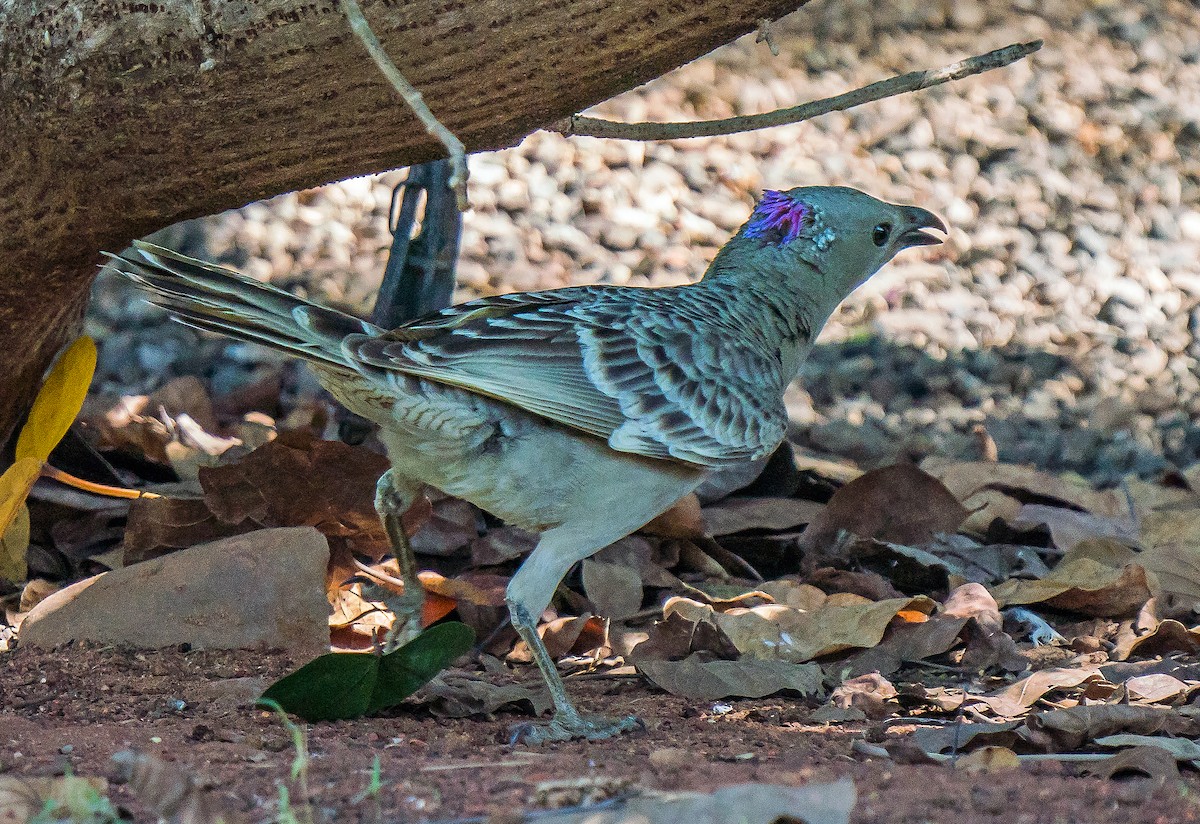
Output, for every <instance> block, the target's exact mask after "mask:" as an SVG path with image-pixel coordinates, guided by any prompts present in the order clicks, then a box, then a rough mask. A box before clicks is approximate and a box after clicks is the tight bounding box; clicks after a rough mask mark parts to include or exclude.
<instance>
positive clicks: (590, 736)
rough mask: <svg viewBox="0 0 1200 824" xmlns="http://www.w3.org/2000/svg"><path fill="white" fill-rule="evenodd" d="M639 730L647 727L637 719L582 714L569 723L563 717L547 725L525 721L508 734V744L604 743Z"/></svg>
mask: <svg viewBox="0 0 1200 824" xmlns="http://www.w3.org/2000/svg"><path fill="white" fill-rule="evenodd" d="M637 729H641V730H644V729H646V725H645V723H644V722H643V721H642V719H640V718H638V717H637V716H636V715H630V716H627V717H625V718H609V717H607V716H604V715H582V714H580V715H576V716H575V717H574V718H573V719H570V720H568V719H564V718H563V717H562V714H561V713H556V714H555V716H554V717H553V718H551V719H550V720H549V721H546V722H537V721H523V722H521V723H520V724H514V725H513V726H512V727H510V728H509V731H508V743H509V744H531V745H534V746H536V745H538V744H549V743H551V742H554V741H572V740H574V739H576V738H585V739H587V740H588V741H601V740H603V739H605V738H612V737H613V736H614V735H622V734H624V733H627V732H633V731H634V730H637Z"/></svg>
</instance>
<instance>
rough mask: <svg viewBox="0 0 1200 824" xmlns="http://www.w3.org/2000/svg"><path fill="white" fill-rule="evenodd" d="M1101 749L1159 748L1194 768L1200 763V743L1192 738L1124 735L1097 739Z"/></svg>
mask: <svg viewBox="0 0 1200 824" xmlns="http://www.w3.org/2000/svg"><path fill="white" fill-rule="evenodd" d="M1095 743H1096V744H1097V745H1098V746H1101V747H1158V748H1159V749H1161V750H1163V751H1165V752H1168V753H1170V754H1171V757H1172V758H1174V759H1175V760H1176V761H1189V762H1191V764H1192V766H1193V767H1195V766H1198V764H1197V762H1200V743H1198V742H1196V741H1193V740H1191V739H1190V738H1168V737H1166V736H1163V735H1133V734H1130V733H1122V734H1119V735H1106V736H1103V737H1101V738H1097V739H1096V741H1095Z"/></svg>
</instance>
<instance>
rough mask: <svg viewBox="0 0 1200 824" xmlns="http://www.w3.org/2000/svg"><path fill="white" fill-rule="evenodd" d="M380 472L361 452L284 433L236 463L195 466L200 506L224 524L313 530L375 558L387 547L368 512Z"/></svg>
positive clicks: (383, 463)
mask: <svg viewBox="0 0 1200 824" xmlns="http://www.w3.org/2000/svg"><path fill="white" fill-rule="evenodd" d="M387 468H388V461H387V458H385V457H384V456H382V455H379V454H377V453H375V452H372V451H371V450H369V449H366V448H365V447H355V446H350V445H349V444H344V443H341V442H340V441H320V440H316V439H315V438H313V437H312V436H311V435H309V434H308V433H305V432H287V433H284V434H282V435H280V436H279V437H278V438H276V439H275V440H274V441H271V442H270V443H268V444H266V445H264V446H261V447H259V448H258V449H256V450H254V451H253V452H251V453H250V454H249V455H247V456H246V457H245V458H244V459H243V460H242V461H241V462H239V463H237V464H233V465H230V466H221V467H211V468H205V469H202V470H201V471H200V483H201V485H202V486H203V487H204V502H205V503H206V504H207V505H208V508H209V509H210V510H211V511H212V512H213V514H215V515H216V516H217V517H219V518H221V519H222V520H223V521H225V522H227V523H235V524H236V523H241V522H243V521H246V520H253V521H255V522H256V523H259V524H262V525H264V526H314V527H316V528H317V529H319V530H320V531H321V532H323V533H324V534H325V535H326V536H327V537H331V538H335V537H337V538H340V537H345V538H351V539H352V540H353V541H354V544H355V548H356V549H357V550H358V551H359V552H360V553H362V554H365V555H370V556H372V557H376V558H378V557H380V556H382V555H383V554H386V553H387V552H388V551H389V550H390V547H389V544H388V541H387V536H386V535H385V534H384V532H383V526H382V525H381V524H380V522H379V516H378V515H377V514H376V512H375V484H376V482H377V481H378V480H379V477H380V475H382V474H383V473H384V472H385V471H386V470H387ZM406 528H408V529H411V527H410V526H409V525H408V524H406Z"/></svg>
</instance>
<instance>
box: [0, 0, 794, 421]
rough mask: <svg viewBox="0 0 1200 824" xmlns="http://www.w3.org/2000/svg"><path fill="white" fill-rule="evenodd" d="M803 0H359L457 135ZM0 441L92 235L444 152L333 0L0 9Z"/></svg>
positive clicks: (587, 88) (624, 79) (605, 93)
mask: <svg viewBox="0 0 1200 824" xmlns="http://www.w3.org/2000/svg"><path fill="white" fill-rule="evenodd" d="M804 2H806V0H757V2H744V0H555V1H554V2H547V1H546V0H367V2H365V3H364V12H365V14H366V16H367V19H368V20H369V21H370V22H371V25H372V27H373V28H374V29H375V31H376V34H377V35H378V36H379V37H380V39H381V40H382V41H383V44H384V46H385V47H386V48H387V50H388V52H389V54H390V55H391V56H392V58H393V60H395V62H396V64H397V65H398V66H399V68H400V70H401V71H402V72H404V74H405V76H406V77H407V78H408V80H410V81H411V82H412V83H413V84H414V85H415V86H416V87H417V88H418V89H420V90H421V91H422V93H423V95H424V97H425V99H426V101H427V102H428V104H429V106H430V108H431V109H432V110H433V111H434V113H435V114H436V115H437V116H438V117H439V118H440V119H441V120H442V122H443V123H445V124H446V125H447V126H448V127H449V128H450V129H451V130H452V131H454V132H455V133H456V134H457V135H458V136H459V137H460V138H461V139H462V140H463V142H464V143H465V144H466V146H467V148H468V150H482V149H494V148H500V147H503V146H508V145H512V144H513V143H516V142H518V141H519V140H521V138H523V137H524V136H525V135H527V134H529V133H530V132H532V131H533V130H535V129H537V128H539V127H541V126H545V125H548V124H550V123H552V122H554V121H556V120H558V119H560V118H562V117H565V116H567V115H570V114H573V113H575V112H578V111H581V110H583V109H585V108H587V107H588V106H591V105H593V104H595V103H598V102H600V101H602V100H605V99H607V98H609V97H612V96H613V95H616V94H618V93H620V92H622V91H625V90H627V89H630V88H633V87H635V86H637V85H639V84H641V83H644V82H646V81H648V80H651V79H653V78H655V77H658V76H660V75H662V74H664V73H665V72H667V71H669V70H671V69H673V68H675V67H676V66H679V65H682V64H683V63H686V62H688V61H689V60H692V59H694V58H695V57H697V56H699V55H701V54H704V53H705V52H708V51H709V50H711V49H713V48H715V47H716V46H719V45H721V44H723V43H727V42H729V41H731V40H733V39H734V38H736V37H738V36H740V35H742V34H744V33H746V32H748V31H751V30H753V29H754V27H755V25H756V21H758V20H760V19H763V18H767V19H772V20H773V19H776V18H778V17H780V16H782V15H783V14H786V13H787V12H789V11H791V10H793V9H795V8H797V7H798V6H800V5H802V4H803V3H804ZM0 45H2V46H3V48H0V253H2V254H0V386H2V387H3V390H2V391H0V444H3V443H4V442H5V441H6V440H7V438H8V437H9V435H10V434H11V432H12V430H13V427H14V426H15V424H16V423H17V422H18V421H19V419H20V417H21V416H22V415H23V414H24V411H25V409H26V408H27V406H28V403H29V401H30V399H31V397H32V393H33V390H34V388H35V387H36V384H37V382H38V381H39V380H40V377H41V374H42V372H43V370H44V369H45V367H46V365H47V364H48V362H49V360H50V359H51V358H52V357H53V356H54V354H55V352H56V351H57V349H58V348H59V346H60V345H61V344H62V343H63V341H64V340H65V339H66V338H67V337H69V336H70V335H72V334H74V333H75V331H76V330H77V329H78V320H79V318H80V316H81V313H82V310H83V307H84V306H85V304H86V300H87V288H88V285H89V283H90V282H91V277H92V274H93V272H94V271H95V267H96V264H97V262H98V261H99V260H100V257H99V251H100V250H103V249H108V250H119V249H121V248H123V247H124V246H126V245H127V244H128V242H129V241H130V240H131V239H132V238H135V237H139V236H142V235H145V234H148V233H149V232H151V231H153V230H155V229H158V228H161V227H162V226H165V225H168V224H170V223H174V222H176V221H179V220H183V219H185V218H190V217H196V216H199V215H205V214H212V213H215V212H219V211H221V210H224V209H228V208H233V207H237V206H241V205H243V204H245V203H247V202H250V201H253V200H258V199H261V198H264V197H269V196H271V195H275V194H279V193H280V192H286V191H292V190H296V189H301V188H306V187H309V186H314V185H318V184H322V183H327V182H330V181H334V180H340V179H342V178H345V177H350V176H353V175H360V174H367V173H370V172H378V171H382V170H385V169H391V168H396V167H398V166H406V165H409V164H412V163H417V162H422V161H425V160H429V159H431V158H433V157H437V156H439V155H441V154H443V152H442V150H441V148H440V146H439V145H438V144H436V143H435V142H434V141H433V140H432V139H431V138H430V137H429V136H428V135H427V134H426V133H425V131H424V129H423V128H422V127H421V126H420V124H419V123H418V121H417V120H416V118H415V117H414V116H413V115H412V113H411V112H410V111H409V110H408V109H407V108H406V107H405V105H404V104H403V102H401V101H400V100H399V98H398V97H397V96H396V94H395V93H394V92H393V91H392V89H391V87H390V86H388V85H387V84H386V82H385V81H384V79H383V77H382V76H381V75H380V73H379V71H378V69H377V68H376V67H375V65H374V63H372V62H371V60H370V59H369V57H368V56H367V54H366V51H365V49H364V48H363V46H362V44H361V43H360V42H359V41H358V40H357V39H356V38H355V36H354V35H353V34H352V32H351V31H350V28H349V26H348V23H347V22H346V20H345V18H344V17H343V16H342V13H341V11H340V8H339V6H338V3H337V2H336V0H325V2H321V3H317V2H313V1H312V0H237V1H236V2H225V1H224V0H149V2H144V3H120V4H115V5H114V4H111V3H106V2H102V0H40V2H23V3H8V4H3V5H2V6H0Z"/></svg>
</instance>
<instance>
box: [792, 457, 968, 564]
mask: <svg viewBox="0 0 1200 824" xmlns="http://www.w3.org/2000/svg"><path fill="white" fill-rule="evenodd" d="M967 514H968V512H967V510H966V509H964V508H963V507H962V505H961V504H959V502H958V500H957V499H956V498H955V497H954V495H953V494H951V492H950V491H949V490H948V489H947V488H946V487H945V486H944V485H943V484H942V483H941V482H940V481H938V480H937V479H936V478H934V477H933V476H931V475H929V474H927V473H925V472H922V471H921V470H920V469H918V468H917V467H916V466H914V465H912V464H896V465H894V466H888V467H884V468H882V469H873V470H871V471H870V472H867V473H866V474H865V475H862V476H860V477H858V478H855V479H854V480H853V481H851V482H850V483H848V484H846V485H845V486H843V487H842V488H841V489H839V490H838V491H837V492H835V493H834V494H833V497H832V498H830V499H829V503H827V504H826V505H825V509H824V510H823V511H822V512H821V514H820V515H819V516H818V517H817V518H816V519H815V520H814V521H813V522H812V523H811V524H809V525H808V529H806V530H805V531H804V535H803V536H802V537H801V539H800V545H801V547H802V548H803V549H807V550H813V549H827V548H828V547H829V546H830V545H831V544H832V543H833V541H834V540H835V539H836V537H837V534H838V532H840V531H842V530H845V531H847V532H849V533H851V534H853V535H857V536H859V537H861V538H874V539H876V540H880V541H888V542H891V543H897V544H908V545H920V544H924V543H926V542H928V541H930V540H932V539H933V536H934V535H937V534H938V533H941V532H954V531H956V530H957V529H958V527H959V525H960V524H961V523H962V522H963V519H964V518H966V517H967Z"/></svg>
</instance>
